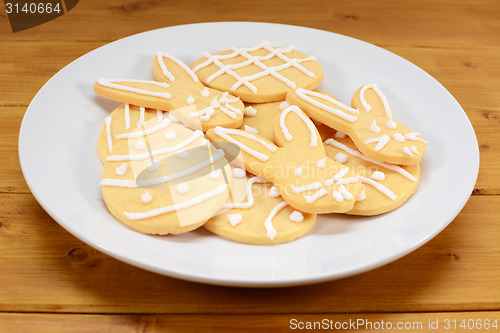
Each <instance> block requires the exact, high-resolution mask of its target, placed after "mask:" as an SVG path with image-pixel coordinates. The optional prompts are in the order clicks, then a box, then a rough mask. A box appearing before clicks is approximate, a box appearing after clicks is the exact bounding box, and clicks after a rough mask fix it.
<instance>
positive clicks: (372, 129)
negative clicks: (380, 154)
mask: <svg viewBox="0 0 500 333" xmlns="http://www.w3.org/2000/svg"><path fill="white" fill-rule="evenodd" d="M368 130H369V131H370V132H372V133H380V127H378V126H377V122H376V121H375V119H373V122H372V124H371V125H370V128H369V129H368Z"/></svg>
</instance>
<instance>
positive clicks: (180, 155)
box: [175, 150, 189, 160]
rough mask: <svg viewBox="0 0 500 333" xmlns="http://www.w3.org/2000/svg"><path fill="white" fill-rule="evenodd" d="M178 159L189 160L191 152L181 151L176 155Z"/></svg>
mask: <svg viewBox="0 0 500 333" xmlns="http://www.w3.org/2000/svg"><path fill="white" fill-rule="evenodd" d="M175 155H177V157H178V158H182V159H183V160H185V159H188V158H189V152H188V151H185V150H179V151H178V152H177V153H175Z"/></svg>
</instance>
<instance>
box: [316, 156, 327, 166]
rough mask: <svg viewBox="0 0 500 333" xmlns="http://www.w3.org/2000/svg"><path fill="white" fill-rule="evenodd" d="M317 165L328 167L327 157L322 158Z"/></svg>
mask: <svg viewBox="0 0 500 333" xmlns="http://www.w3.org/2000/svg"><path fill="white" fill-rule="evenodd" d="M316 166H317V167H318V168H326V157H325V158H322V159H320V160H319V161H318V162H317V163H316Z"/></svg>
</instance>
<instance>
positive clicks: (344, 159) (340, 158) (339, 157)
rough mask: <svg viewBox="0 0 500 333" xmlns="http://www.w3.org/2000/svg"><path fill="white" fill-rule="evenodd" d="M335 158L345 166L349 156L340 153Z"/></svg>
mask: <svg viewBox="0 0 500 333" xmlns="http://www.w3.org/2000/svg"><path fill="white" fill-rule="evenodd" d="M334 158H335V161H337V162H338V163H341V164H344V163H345V162H347V160H348V157H347V155H346V154H343V153H338V154H337V155H335V157H334Z"/></svg>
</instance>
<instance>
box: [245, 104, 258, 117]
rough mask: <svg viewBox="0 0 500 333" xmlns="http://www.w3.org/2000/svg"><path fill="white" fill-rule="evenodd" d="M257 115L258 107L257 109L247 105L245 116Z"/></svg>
mask: <svg viewBox="0 0 500 333" xmlns="http://www.w3.org/2000/svg"><path fill="white" fill-rule="evenodd" d="M255 115H257V109H255V108H253V107H251V106H247V107H246V108H245V116H247V117H253V116H255Z"/></svg>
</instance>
